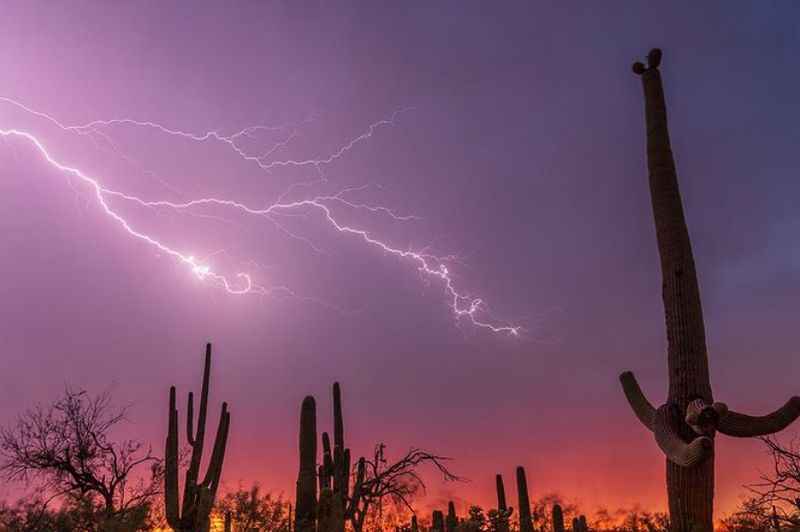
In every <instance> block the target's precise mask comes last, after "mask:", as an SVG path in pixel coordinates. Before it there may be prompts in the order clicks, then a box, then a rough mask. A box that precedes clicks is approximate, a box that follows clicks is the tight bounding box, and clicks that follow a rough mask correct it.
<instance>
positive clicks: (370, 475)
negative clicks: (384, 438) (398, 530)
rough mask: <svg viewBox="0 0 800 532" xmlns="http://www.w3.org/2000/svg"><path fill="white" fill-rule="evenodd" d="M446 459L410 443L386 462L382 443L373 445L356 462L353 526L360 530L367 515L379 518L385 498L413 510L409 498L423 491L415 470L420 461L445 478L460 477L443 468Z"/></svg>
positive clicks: (384, 446)
mask: <svg viewBox="0 0 800 532" xmlns="http://www.w3.org/2000/svg"><path fill="white" fill-rule="evenodd" d="M447 460H449V458H447V457H444V456H439V455H436V454H432V453H429V452H427V451H423V450H422V449H417V448H415V447H412V448H411V449H409V451H408V452H407V453H406V454H405V455H404V456H403V457H402V458H400V459H399V460H397V461H396V462H393V463H390V462H389V460H388V459H387V458H386V445H385V444H383V443H379V444H378V445H376V446H375V450H374V452H373V456H372V458H371V459H366V458H362V459H361V460H359V463H358V466H357V471H356V486H357V493H358V500H357V501H355V502H356V503H357V504H355V505H354V509H353V512H352V515H350V516H349V517H350V523H351V525H352V526H353V529H354V530H355V531H356V532H361V530H363V527H364V522H365V520H366V519H367V518H368V517H369V518H370V519H371V520H374V521H377V522H380V521H381V517H382V514H383V510H384V504H385V503H386V502H389V503H391V504H393V505H394V506H395V508H398V509H399V508H407V509H409V510H411V511H412V512H413V511H414V509H413V507H412V506H411V503H412V501H413V499H414V498H415V497H416V496H417V495H419V494H420V493H424V492H425V482H424V480H423V479H422V477H421V476H420V474H419V472H418V468H419V467H420V466H422V465H426V464H427V465H432V466H433V467H434V468H435V469H436V470H437V471H439V472H440V473H441V474H442V475H443V476H444V479H445V480H449V481H455V480H461V479H460V478H459V477H457V476H456V475H454V474H453V473H452V472H450V470H449V469H448V468H447V466H446V465H445V462H446V461H447Z"/></svg>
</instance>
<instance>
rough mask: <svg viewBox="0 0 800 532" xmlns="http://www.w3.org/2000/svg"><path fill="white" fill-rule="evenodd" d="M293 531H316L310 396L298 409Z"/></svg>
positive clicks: (314, 429) (313, 412) (313, 414)
mask: <svg viewBox="0 0 800 532" xmlns="http://www.w3.org/2000/svg"><path fill="white" fill-rule="evenodd" d="M294 522H295V531H296V532H316V529H317V406H316V403H315V402H314V398H313V397H311V396H308V397H306V398H305V399H303V404H302V406H301V407H300V472H299V473H298V475H297V494H296V496H295V519H294Z"/></svg>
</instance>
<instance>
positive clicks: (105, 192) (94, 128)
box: [0, 97, 521, 336]
mask: <svg viewBox="0 0 800 532" xmlns="http://www.w3.org/2000/svg"><path fill="white" fill-rule="evenodd" d="M0 103H5V104H8V105H12V106H14V107H16V108H18V109H21V110H23V111H25V112H26V113H28V114H30V115H33V116H36V117H38V118H41V119H43V120H46V121H48V122H49V123H51V124H52V125H54V126H56V127H57V128H59V129H60V130H62V131H66V132H72V133H76V134H80V135H89V136H93V135H96V136H97V137H98V138H102V139H103V140H104V141H106V142H108V143H109V144H110V145H112V146H114V143H113V142H112V140H111V138H110V136H109V135H108V133H106V131H107V130H108V129H110V128H111V127H112V126H127V127H136V128H147V129H152V130H155V131H157V132H158V133H160V134H164V135H169V136H174V137H181V138H183V139H187V140H190V141H194V142H208V141H214V142H220V143H223V144H225V145H227V146H228V147H229V148H230V149H231V150H232V151H233V153H235V154H236V156H238V157H240V158H241V159H243V160H245V161H247V162H250V163H253V164H255V165H256V166H257V167H258V168H259V169H261V170H263V171H270V170H274V169H277V168H281V167H303V166H310V167H314V168H316V169H317V170H319V169H320V168H321V167H322V166H324V165H326V164H329V163H332V162H334V161H336V160H337V159H339V158H341V157H343V156H344V155H345V154H346V153H347V152H348V151H350V150H351V149H353V148H354V147H355V146H356V145H357V144H359V143H361V142H363V141H365V140H367V139H369V138H370V137H371V136H372V135H373V134H374V133H375V132H376V130H378V129H379V128H380V127H382V126H388V125H391V124H392V123H393V121H394V119H395V117H396V115H397V114H398V113H395V115H393V116H392V117H391V118H389V119H384V120H380V121H378V122H375V123H373V124H371V125H370V126H369V128H367V130H366V131H365V132H363V133H362V134H361V135H358V136H356V137H354V138H353V139H351V140H350V141H349V142H347V143H345V144H343V145H342V146H341V147H339V148H338V149H337V150H335V151H334V152H333V153H331V154H330V155H328V156H327V157H324V158H320V159H287V160H272V159H270V158H271V157H272V156H273V154H274V153H275V152H276V151H277V150H278V149H280V148H281V147H283V146H285V145H286V144H288V143H289V142H290V141H291V140H292V139H293V138H294V137H295V133H292V134H291V135H289V136H288V137H287V138H286V139H284V140H282V141H280V142H278V143H277V144H275V145H274V146H272V147H271V148H270V149H268V150H266V151H264V152H263V153H262V154H260V155H258V154H252V153H249V152H248V151H246V150H245V149H244V148H243V147H242V144H241V140H242V139H246V138H250V137H251V136H252V135H254V134H256V133H258V132H259V131H261V130H276V129H281V128H275V127H271V126H251V127H247V128H245V129H242V130H241V131H238V132H236V133H234V134H232V135H222V134H220V133H218V132H216V131H209V132H205V133H202V134H198V133H190V132H186V131H181V130H177V129H171V128H168V127H165V126H163V125H161V124H158V123H156V122H151V121H140V120H133V119H129V118H122V119H112V120H95V121H93V122H90V123H88V124H83V125H65V124H63V123H61V122H59V121H58V120H57V119H55V118H54V117H52V116H51V115H49V114H46V113H43V112H41V111H37V110H34V109H32V108H30V107H28V106H26V105H23V104H22V103H20V102H18V101H16V100H13V99H10V98H6V97H0ZM0 136H2V137H4V138H17V139H22V140H24V141H26V142H28V143H29V144H31V145H32V146H33V147H35V149H36V150H37V151H38V153H39V154H40V155H41V156H42V157H43V158H44V159H45V160H46V161H47V163H49V164H50V165H51V166H52V167H54V168H55V169H57V170H58V171H60V172H62V173H64V174H67V175H70V176H73V177H74V178H77V179H78V180H79V181H81V182H83V183H85V184H86V185H88V186H89V187H90V189H91V190H92V191H93V192H94V197H95V199H96V200H97V203H98V205H99V206H100V208H101V209H102V210H103V212H104V213H105V214H106V215H107V216H108V217H110V218H111V219H112V220H113V221H115V222H116V223H117V224H118V225H119V226H121V227H122V229H124V230H125V231H126V232H127V233H128V234H129V235H130V236H132V237H134V238H136V239H138V240H141V241H143V242H144V243H146V244H147V245H149V246H152V247H154V248H156V249H158V250H159V251H161V252H162V253H165V254H167V255H169V256H171V257H173V258H174V259H176V260H177V261H179V262H180V263H182V264H184V265H186V266H187V267H188V268H189V270H190V271H191V273H192V274H193V275H195V276H196V277H197V278H198V279H200V280H202V281H206V282H209V283H211V284H213V285H215V286H218V287H220V288H222V289H223V290H225V291H226V292H227V293H229V294H236V295H241V294H263V295H267V294H269V293H271V292H272V291H274V289H273V288H268V287H264V286H261V285H259V284H257V283H256V282H254V280H253V278H252V276H251V275H250V274H249V273H246V272H238V273H235V274H233V275H226V274H222V273H219V272H216V271H214V270H213V269H212V268H211V266H210V265H209V264H206V263H205V262H203V261H201V260H199V259H197V258H195V257H194V256H193V255H188V254H185V253H183V252H181V251H178V250H177V249H175V248H174V247H172V246H170V245H167V244H165V243H164V242H162V241H161V240H160V239H159V238H158V237H156V236H153V235H150V234H146V233H144V232H142V231H140V230H137V229H135V228H134V227H133V226H132V225H131V223H130V222H129V221H128V220H127V219H126V218H125V217H123V216H122V215H121V214H120V213H119V212H117V211H116V210H114V209H113V208H112V206H111V205H110V204H109V201H108V199H109V198H118V199H121V200H123V201H126V202H129V203H133V204H137V205H140V206H143V207H160V208H168V209H172V210H175V211H186V212H191V211H192V210H193V209H195V208H197V207H202V206H208V205H213V206H219V207H222V208H225V209H230V210H232V211H236V212H239V213H242V214H245V215H251V216H261V217H265V218H267V219H269V220H270V221H272V222H273V223H276V222H275V221H274V220H273V219H272V218H271V215H279V214H290V213H292V212H297V211H300V212H305V211H308V210H314V211H317V212H318V213H319V214H320V215H321V218H322V219H323V220H324V221H325V222H326V223H327V224H328V225H329V226H330V227H332V228H334V229H335V230H336V231H338V232H340V233H345V234H349V235H351V236H353V237H355V238H358V239H360V240H361V241H362V242H363V243H365V244H367V245H369V246H372V247H376V248H378V249H381V250H383V251H384V252H385V253H389V254H391V255H394V256H396V257H398V258H400V259H404V260H408V261H410V262H411V263H413V264H416V266H417V267H418V269H419V271H420V272H421V273H423V274H424V275H425V276H427V277H429V278H432V279H435V280H438V281H439V282H440V283H442V284H443V286H444V290H445V293H446V295H447V298H448V301H449V306H450V309H451V311H452V312H453V314H454V316H455V317H456V318H465V319H468V320H469V321H470V322H471V323H472V324H473V325H475V326H477V327H481V328H484V329H488V330H490V331H492V332H495V333H508V334H511V335H514V336H517V335H518V334H520V331H521V328H520V327H519V326H516V325H506V324H502V323H498V322H496V321H493V320H491V319H490V318H489V317H487V314H488V313H487V311H486V309H485V308H484V303H483V300H482V299H480V298H475V297H471V296H468V295H466V294H464V293H463V292H461V291H459V290H458V289H457V288H456V286H455V284H454V281H453V277H452V275H451V272H450V270H449V269H448V267H447V266H446V264H445V260H446V259H445V258H442V257H437V256H435V255H430V254H427V253H424V252H421V251H412V250H403V249H400V248H397V247H393V246H392V245H390V244H389V243H387V242H385V241H384V240H382V239H380V238H378V237H375V236H373V235H372V234H370V232H368V231H367V230H366V229H362V228H359V227H353V226H351V225H349V224H346V223H344V222H342V221H340V219H338V218H337V217H336V216H335V214H334V211H333V210H332V208H331V207H332V206H333V205H340V206H346V207H349V208H353V209H361V210H366V211H369V212H372V213H381V214H384V215H388V216H389V217H391V218H392V219H393V220H394V221H408V220H410V219H413V218H414V217H413V216H401V215H398V214H396V213H395V212H394V211H392V210H391V209H389V208H387V207H382V206H375V205H370V204H365V203H355V202H352V201H350V200H348V199H346V195H347V194H348V193H350V192H354V191H357V190H361V189H362V188H364V187H358V188H346V189H343V190H341V191H340V192H339V193H337V194H333V195H320V196H313V197H309V198H304V199H300V200H295V201H286V200H283V198H284V197H285V196H286V195H287V194H288V192H289V191H287V192H286V193H285V194H283V195H282V196H281V198H280V199H279V200H278V201H276V202H275V203H272V204H270V205H268V206H266V207H262V208H256V207H253V206H248V205H246V204H244V203H241V202H238V201H234V200H230V199H224V198H216V197H207V198H199V199H194V200H190V201H184V202H173V201H167V200H146V199H143V198H141V197H138V196H135V195H131V194H127V193H124V192H121V191H118V190H112V189H110V188H107V187H106V186H104V185H103V184H102V183H101V181H100V179H98V178H95V177H92V176H90V175H88V174H87V173H86V172H85V171H83V170H81V169H79V168H77V167H75V166H71V165H69V164H66V163H64V162H61V161H59V160H58V159H57V158H56V157H55V156H53V155H52V154H51V152H50V151H49V150H48V149H47V147H46V146H45V144H44V143H43V142H42V141H41V140H40V139H39V138H38V137H37V136H36V135H34V134H33V133H30V132H28V131H25V130H21V129H16V128H10V129H2V128H0ZM276 225H277V223H276ZM279 228H281V229H282V230H284V232H285V233H287V234H288V235H289V236H292V237H296V235H293V234H292V233H289V232H288V231H287V230H285V229H284V228H283V227H280V226H279ZM297 238H300V237H297ZM301 239H302V238H301ZM284 290H288V289H284Z"/></svg>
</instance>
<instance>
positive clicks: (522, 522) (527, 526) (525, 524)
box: [517, 466, 533, 532]
mask: <svg viewBox="0 0 800 532" xmlns="http://www.w3.org/2000/svg"><path fill="white" fill-rule="evenodd" d="M517 498H518V499H519V510H518V511H519V532H533V518H532V517H531V500H530V497H529V496H528V481H527V479H526V478H525V469H524V468H523V467H522V466H518V467H517Z"/></svg>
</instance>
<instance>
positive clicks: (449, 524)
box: [444, 501, 458, 532]
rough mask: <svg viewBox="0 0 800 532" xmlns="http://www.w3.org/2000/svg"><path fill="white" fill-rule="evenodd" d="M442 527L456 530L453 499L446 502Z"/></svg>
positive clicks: (456, 522) (448, 531) (448, 530)
mask: <svg viewBox="0 0 800 532" xmlns="http://www.w3.org/2000/svg"><path fill="white" fill-rule="evenodd" d="M444 528H445V530H446V531H447V532H456V528H458V516H456V505H455V504H454V503H453V501H450V502H448V503H447V518H446V519H445V521H444Z"/></svg>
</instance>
